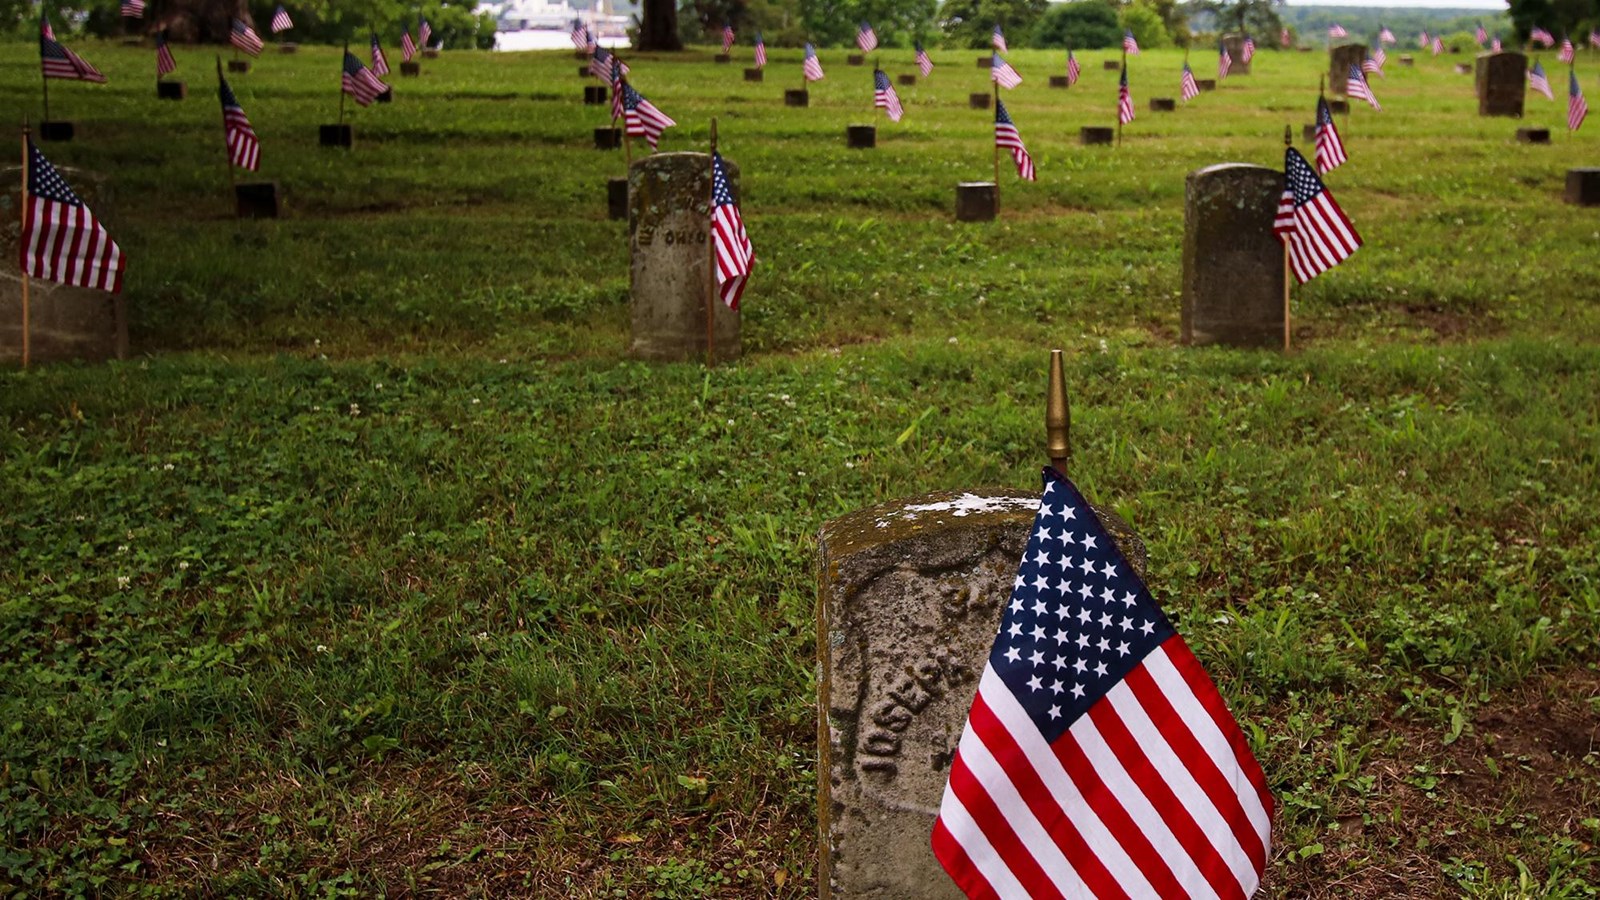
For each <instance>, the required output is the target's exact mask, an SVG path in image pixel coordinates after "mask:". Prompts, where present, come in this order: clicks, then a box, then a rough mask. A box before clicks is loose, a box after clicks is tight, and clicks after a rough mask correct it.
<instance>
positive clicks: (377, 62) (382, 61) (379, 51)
mask: <svg viewBox="0 0 1600 900" xmlns="http://www.w3.org/2000/svg"><path fill="white" fill-rule="evenodd" d="M372 74H374V75H377V76H379V77H382V76H384V75H387V74H389V58H388V57H386V56H384V55H383V47H382V46H380V45H379V44H378V33H377V32H376V31H374V32H373V33H372Z"/></svg>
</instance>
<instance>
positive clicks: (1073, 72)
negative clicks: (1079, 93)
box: [1067, 49, 1083, 87]
mask: <svg viewBox="0 0 1600 900" xmlns="http://www.w3.org/2000/svg"><path fill="white" fill-rule="evenodd" d="M1082 74H1083V67H1082V66H1080V65H1078V58H1077V57H1076V56H1073V55H1072V51H1071V50H1070V49H1069V50H1067V87H1072V86H1073V85H1075V84H1077V83H1078V76H1079V75H1082Z"/></svg>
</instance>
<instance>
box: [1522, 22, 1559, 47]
mask: <svg viewBox="0 0 1600 900" xmlns="http://www.w3.org/2000/svg"><path fill="white" fill-rule="evenodd" d="M1528 37H1529V39H1531V40H1535V41H1538V42H1539V43H1541V44H1543V45H1545V46H1546V47H1553V46H1555V43H1556V36H1555V35H1553V34H1551V33H1550V32H1548V31H1545V30H1544V29H1543V28H1540V27H1538V26H1537V25H1536V26H1534V29H1533V31H1531V32H1529V34H1528Z"/></svg>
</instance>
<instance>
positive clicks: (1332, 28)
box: [1328, 22, 1350, 38]
mask: <svg viewBox="0 0 1600 900" xmlns="http://www.w3.org/2000/svg"><path fill="white" fill-rule="evenodd" d="M1349 36H1350V32H1348V31H1345V30H1344V26H1343V25H1340V24H1339V23H1338V22H1335V23H1333V24H1332V25H1329V26H1328V37H1330V38H1342V37H1349Z"/></svg>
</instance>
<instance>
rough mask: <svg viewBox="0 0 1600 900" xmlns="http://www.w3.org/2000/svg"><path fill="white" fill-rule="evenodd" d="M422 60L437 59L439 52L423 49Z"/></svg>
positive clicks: (430, 48)
mask: <svg viewBox="0 0 1600 900" xmlns="http://www.w3.org/2000/svg"><path fill="white" fill-rule="evenodd" d="M422 58H423V59H438V58H439V51H438V50H436V49H434V48H432V47H428V48H426V49H424V50H423V51H422Z"/></svg>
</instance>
